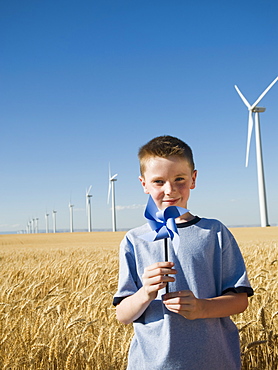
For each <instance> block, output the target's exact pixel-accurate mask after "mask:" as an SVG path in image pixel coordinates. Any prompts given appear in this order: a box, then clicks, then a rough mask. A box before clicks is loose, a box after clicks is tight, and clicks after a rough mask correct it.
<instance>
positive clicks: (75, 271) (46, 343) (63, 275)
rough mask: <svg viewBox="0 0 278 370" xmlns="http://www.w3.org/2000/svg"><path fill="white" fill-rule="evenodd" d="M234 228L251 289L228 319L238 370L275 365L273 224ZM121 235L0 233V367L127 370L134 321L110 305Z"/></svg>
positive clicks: (277, 291) (277, 300)
mask: <svg viewBox="0 0 278 370" xmlns="http://www.w3.org/2000/svg"><path fill="white" fill-rule="evenodd" d="M231 231H232V232H233V234H234V235H235V237H236V239H237V240H238V243H239V245H240V248H241V250H242V253H243V255H244V258H245V261H246V265H247V269H248V273H249V279H250V281H251V284H252V286H253V288H254V291H255V295H254V296H253V297H251V298H250V303H249V307H248V309H247V310H246V311H245V312H244V313H242V314H240V315H236V316H234V317H233V320H234V321H235V323H236V324H237V326H238V328H239V331H240V338H241V349H242V364H243V369H254V370H255V369H263V370H265V369H277V368H278V286H277V284H278V283H277V270H278V268H277V267H278V248H277V243H278V228H275V227H274V228H273V227H272V228H237V229H231ZM123 235H124V233H123V232H116V233H112V232H110V233H109V232H93V233H72V234H70V233H65V234H59V233H57V234H23V235H0V252H1V255H0V258H1V282H0V312H1V313H0V315H1V316H0V317H1V321H0V328H1V332H0V368H1V369H3V370H4V369H12V370H15V369H18V370H24V369H26V370H27V369H28V370H30V369H34V370H38V369H43V370H48V369H49V370H52V369H53V370H54V369H61V370H62V369H66V370H70V369H71V370H73V369H74V370H79V369H80V370H81V369H86V370H90V369H93V370H95V369H96V370H108V369H111V370H112V369H117V370H118V369H125V367H126V355H127V351H128V347H129V342H130V338H131V336H132V325H128V326H125V325H122V324H120V323H118V322H117V321H116V319H115V309H114V308H113V306H112V298H113V294H114V292H115V291H116V287H117V272H118V249H119V247H118V246H119V243H120V240H121V239H122V237H123Z"/></svg>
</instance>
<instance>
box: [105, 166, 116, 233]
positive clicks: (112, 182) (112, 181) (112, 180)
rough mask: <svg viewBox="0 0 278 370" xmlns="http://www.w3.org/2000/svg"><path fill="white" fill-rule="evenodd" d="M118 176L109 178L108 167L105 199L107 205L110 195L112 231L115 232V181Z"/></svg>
mask: <svg viewBox="0 0 278 370" xmlns="http://www.w3.org/2000/svg"><path fill="white" fill-rule="evenodd" d="M117 176H118V174H117V173H116V174H115V175H113V176H111V170H110V165H109V188H108V197H107V204H109V200H110V194H111V193H112V230H113V232H115V231H116V230H117V228H116V204H115V181H117V179H116V177H117Z"/></svg>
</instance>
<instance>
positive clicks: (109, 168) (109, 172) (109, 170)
mask: <svg viewBox="0 0 278 370" xmlns="http://www.w3.org/2000/svg"><path fill="white" fill-rule="evenodd" d="M108 178H109V180H110V178H111V167H110V162H109V165H108Z"/></svg>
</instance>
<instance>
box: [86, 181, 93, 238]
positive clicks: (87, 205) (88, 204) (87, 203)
mask: <svg viewBox="0 0 278 370" xmlns="http://www.w3.org/2000/svg"><path fill="white" fill-rule="evenodd" d="M91 188H92V185H90V187H89V189H88V190H86V211H87V219H88V232H89V233H90V232H91V231H92V216H91V198H92V195H91V194H90V190H91Z"/></svg>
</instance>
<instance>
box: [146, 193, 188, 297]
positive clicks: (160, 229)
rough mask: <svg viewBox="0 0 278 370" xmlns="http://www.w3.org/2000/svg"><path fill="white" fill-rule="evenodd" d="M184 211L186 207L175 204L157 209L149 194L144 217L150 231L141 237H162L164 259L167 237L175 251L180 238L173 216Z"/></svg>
mask: <svg viewBox="0 0 278 370" xmlns="http://www.w3.org/2000/svg"><path fill="white" fill-rule="evenodd" d="M186 212H188V209H186V208H182V207H177V206H170V207H167V208H165V209H163V210H159V209H158V208H157V206H156V204H155V202H154V200H153V199H152V197H151V196H149V200H148V203H147V206H146V209H145V217H146V219H147V220H148V223H149V225H150V227H151V229H152V231H151V232H149V233H147V234H144V235H142V236H141V238H142V239H144V240H146V241H148V242H153V241H155V240H160V239H164V254H165V261H168V242H167V240H168V238H170V239H171V240H172V243H173V247H174V250H175V251H177V248H178V246H179V239H180V238H179V233H178V229H177V225H176V223H175V218H177V217H179V216H181V215H183V214H184V213H186ZM166 292H168V285H167V286H166Z"/></svg>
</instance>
